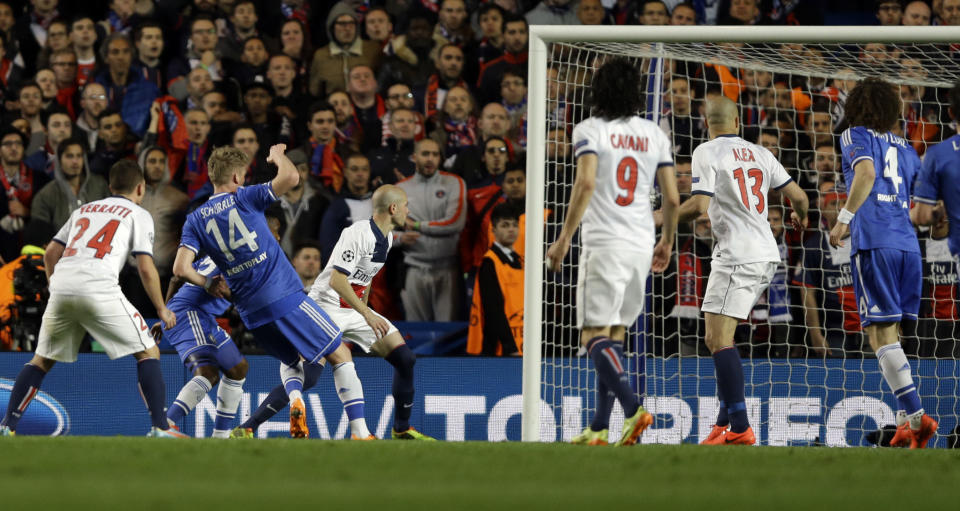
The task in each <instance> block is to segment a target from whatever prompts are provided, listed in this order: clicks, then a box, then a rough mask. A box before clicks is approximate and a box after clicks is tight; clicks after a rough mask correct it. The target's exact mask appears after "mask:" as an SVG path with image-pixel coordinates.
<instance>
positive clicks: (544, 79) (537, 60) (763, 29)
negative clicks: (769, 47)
mask: <svg viewBox="0 0 960 511" xmlns="http://www.w3.org/2000/svg"><path fill="white" fill-rule="evenodd" d="M958 41H960V34H958V30H957V28H956V27H863V26H803V27H796V26H651V27H647V26H566V25H563V26H540V25H535V26H531V27H530V30H529V62H528V103H527V104H528V115H527V122H528V124H527V140H528V141H529V142H528V144H527V196H526V242H525V243H526V245H525V251H526V253H525V257H526V261H525V275H524V279H525V282H524V292H525V297H524V309H525V311H524V315H525V318H524V330H523V338H524V345H523V385H522V387H523V405H522V440H523V441H527V442H530V441H540V440H541V439H542V438H547V439H550V438H556V435H555V432H554V433H550V434H544V433H547V432H546V430H547V429H548V428H555V427H556V426H555V425H549V424H544V425H542V424H541V414H548V413H549V414H553V415H554V417H557V416H558V414H557V412H556V411H555V410H554V409H553V408H552V406H555V405H556V404H555V403H548V404H547V405H544V401H543V400H542V389H543V382H544V380H543V378H544V373H545V369H544V365H543V363H544V361H543V360H542V357H541V352H542V349H543V342H544V339H543V337H544V331H545V319H544V314H543V312H544V309H543V308H544V303H545V299H546V298H545V296H544V286H545V284H544V278H545V266H544V260H543V259H544V252H545V250H546V246H547V245H548V244H549V243H551V242H553V241H554V240H553V239H544V238H545V214H544V209H545V207H549V205H548V204H547V202H546V198H545V190H546V186H547V177H546V171H547V157H548V156H547V154H546V146H547V133H548V126H547V120H548V105H547V97H548V63H549V60H550V57H551V54H550V48H549V45H552V44H569V45H573V46H577V47H578V48H579V47H580V46H579V45H583V47H585V48H587V49H589V50H592V51H601V52H604V51H605V52H608V53H610V54H618V55H629V54H630V53H629V52H630V51H631V50H630V46H629V45H634V46H639V45H643V48H644V50H643V53H642V55H640V57H638V58H650V56H651V55H653V56H656V55H657V54H658V52H661V53H660V55H662V56H663V57H664V58H670V56H669V54H668V53H667V52H666V50H664V49H663V47H664V46H665V45H669V44H672V43H718V42H725V43H802V44H857V43H863V44H866V43H877V42H881V43H886V44H897V43H904V44H909V45H917V44H921V43H922V44H927V43H956V42H958ZM711 48H713V50H711ZM703 49H704V52H703V53H696V54H695V57H694V58H696V59H700V60H701V61H704V62H706V61H713V58H712V56H711V51H714V50H716V51H718V53H719V49H718V48H717V47H715V46H710V45H705V46H703ZM716 62H718V63H723V62H724V58H723V56H722V55H718V60H717V61H716ZM726 62H730V60H729V59H727V60H726ZM762 64H765V65H772V64H770V63H762ZM728 65H729V64H728ZM947 65H950V64H947ZM856 71H857V77H858V78H859V77H863V76H865V75H868V74H872V73H870V72H869V71H868V70H863V69H857V70H856ZM930 71H931V75H933V74H935V73H937V72H938V71H939V70H938V69H931V70H930ZM813 74H816V70H814V72H813ZM873 74H880V75H881V76H882V74H881V73H879V72H878V73H873ZM942 74H943V75H944V76H940V77H936V76H933V77H932V79H934V80H937V81H938V85H939V86H943V84H944V82H945V81H946V82H950V81H951V80H955V79H956V74H955V73H942ZM821 76H829V75H821ZM661 85H662V80H660V79H659V74H658V80H657V87H659V86H661ZM657 92H659V91H657ZM656 96H657V97H659V94H657V95H656ZM655 110H656V113H655V114H654V115H659V112H660V108H659V106H657V107H656V108H655ZM558 221H559V219H558ZM575 250H579V249H578V247H573V248H572V249H571V251H575ZM676 256H677V252H676V250H675V251H674V257H676ZM564 305H565V306H570V307H571V308H572V307H573V306H574V304H573V303H569V304H568V303H564ZM644 313H645V314H646V313H648V311H647V310H645V311H644ZM954 377H955V376H954ZM701 410H702V408H701ZM578 413H579V409H578ZM559 415H563V412H561V413H560V414H559ZM561 420H563V417H561ZM578 424H579V417H578ZM758 436H759V435H758Z"/></svg>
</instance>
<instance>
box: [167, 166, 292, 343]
mask: <svg viewBox="0 0 960 511" xmlns="http://www.w3.org/2000/svg"><path fill="white" fill-rule="evenodd" d="M276 200H277V197H276V196H275V195H274V193H273V187H272V186H271V184H270V183H263V184H258V185H253V186H244V187H241V188H239V189H238V190H237V191H236V192H235V193H218V194H216V195H213V196H212V197H210V199H209V200H207V202H206V203H204V204H203V205H202V206H200V207H199V208H197V209H196V210H195V211H193V212H192V213H190V215H189V216H187V222H186V225H184V227H183V234H182V236H181V238H180V246H181V247H185V248H187V249H190V250H192V251H193V252H194V253H197V254H200V253H204V254H207V255H208V256H210V259H212V260H213V262H214V263H216V265H217V267H218V268H220V271H221V272H223V275H224V277H225V278H226V279H227V284H228V285H229V286H230V291H231V294H232V298H233V302H234V304H235V305H236V306H237V311H238V312H239V313H240V318H241V319H243V322H244V324H246V325H247V328H250V329H253V328H257V327H258V326H261V325H264V324H266V323H269V322H271V321H275V320H277V319H279V318H281V317H283V316H285V315H286V314H287V313H288V312H290V311H291V310H293V309H294V308H295V307H297V306H298V305H299V304H300V302H301V301H303V298H304V295H305V294H304V292H303V284H302V283H301V282H300V277H298V276H297V272H296V271H295V270H294V269H293V266H292V265H291V264H290V261H289V260H287V257H286V255H285V254H284V253H283V250H282V249H281V248H280V244H279V243H277V240H276V239H275V238H274V237H273V233H271V232H270V228H269V227H268V226H267V221H266V219H265V218H264V216H263V211H264V210H265V209H266V208H267V207H268V206H270V204H272V203H274V202H275V201H276Z"/></svg>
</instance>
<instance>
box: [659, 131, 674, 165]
mask: <svg viewBox="0 0 960 511" xmlns="http://www.w3.org/2000/svg"><path fill="white" fill-rule="evenodd" d="M656 133H657V140H658V142H657V152H658V153H659V156H658V159H657V168H660V167H665V166H667V165H673V144H672V143H670V137H668V136H666V135H665V134H664V133H663V131H661V130H659V129H658V130H657V131H656Z"/></svg>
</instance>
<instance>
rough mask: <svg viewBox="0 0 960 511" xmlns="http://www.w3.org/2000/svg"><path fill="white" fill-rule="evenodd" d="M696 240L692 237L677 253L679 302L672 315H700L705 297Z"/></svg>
mask: <svg viewBox="0 0 960 511" xmlns="http://www.w3.org/2000/svg"><path fill="white" fill-rule="evenodd" d="M695 243H696V240H694V238H692V237H691V238H690V239H688V240H687V242H686V243H684V244H683V247H682V248H681V249H680V252H679V253H677V304H676V306H675V307H674V308H673V311H672V312H670V317H679V318H687V319H696V318H699V317H700V301H701V300H702V299H703V284H704V282H706V279H705V278H704V277H703V262H702V261H701V260H700V258H699V257H697V254H696V245H695Z"/></svg>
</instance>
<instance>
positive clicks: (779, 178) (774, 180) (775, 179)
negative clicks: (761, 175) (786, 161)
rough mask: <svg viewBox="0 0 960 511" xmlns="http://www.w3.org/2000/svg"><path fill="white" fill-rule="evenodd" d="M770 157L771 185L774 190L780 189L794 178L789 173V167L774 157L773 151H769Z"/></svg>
mask: <svg viewBox="0 0 960 511" xmlns="http://www.w3.org/2000/svg"><path fill="white" fill-rule="evenodd" d="M768 158H769V160H770V167H769V168H770V186H772V187H773V189H774V190H779V189H781V188H783V187H784V186H787V185H788V184H790V182H791V181H793V178H792V177H790V174H788V173H787V169H785V168H783V165H782V164H781V163H780V162H779V161H778V160H777V159H776V158H774V157H773V153H768Z"/></svg>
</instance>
